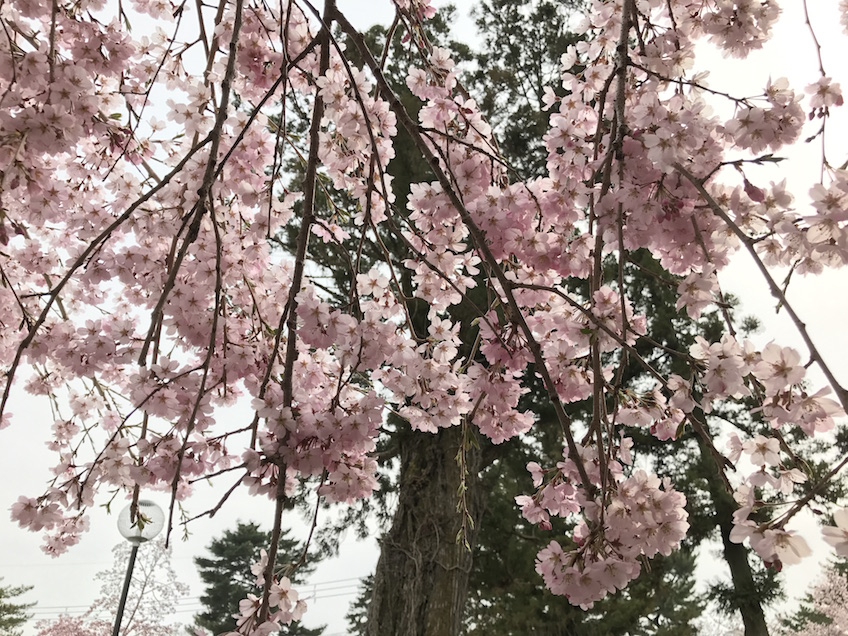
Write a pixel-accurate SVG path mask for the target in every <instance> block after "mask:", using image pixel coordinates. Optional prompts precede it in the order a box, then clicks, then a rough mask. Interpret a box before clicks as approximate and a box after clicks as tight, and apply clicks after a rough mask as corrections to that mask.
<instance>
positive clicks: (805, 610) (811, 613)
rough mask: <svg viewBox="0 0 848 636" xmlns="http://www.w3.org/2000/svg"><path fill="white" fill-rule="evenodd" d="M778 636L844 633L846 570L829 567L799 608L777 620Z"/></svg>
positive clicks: (847, 616)
mask: <svg viewBox="0 0 848 636" xmlns="http://www.w3.org/2000/svg"><path fill="white" fill-rule="evenodd" d="M776 633H777V634H779V635H780V636H841V635H842V634H845V633H848V567H846V563H845V561H844V560H840V561H836V562H832V563H829V564H828V565H827V566H826V567H825V568H824V569H823V570H822V572H821V573H820V574H819V576H818V577H817V578H816V580H815V581H814V582H813V584H812V586H811V587H810V591H809V592H807V594H805V595H804V598H803V599H802V600H801V604H800V607H798V609H797V610H795V611H794V612H793V613H792V614H791V615H789V616H785V617H783V618H782V619H781V621H780V625H779V627H778V629H777V630H776Z"/></svg>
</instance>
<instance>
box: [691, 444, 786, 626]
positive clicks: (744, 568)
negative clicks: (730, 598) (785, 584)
mask: <svg viewBox="0 0 848 636" xmlns="http://www.w3.org/2000/svg"><path fill="white" fill-rule="evenodd" d="M698 444H699V446H700V448H701V458H702V459H701V461H702V462H704V464H705V467H706V470H705V471H704V473H705V475H707V486H708V488H709V491H710V497H712V500H713V505H714V506H715V513H716V516H715V519H716V523H717V524H718V527H719V530H720V531H721V542H722V544H723V552H724V560H725V561H726V562H727V565H728V567H729V568H730V579H731V581H732V582H733V588H734V590H735V592H736V605H737V607H738V608H739V612H740V614H741V615H742V623H743V624H744V626H745V636H769V630H768V625H766V617H765V613H764V612H763V606H762V603H761V602H760V596H759V594H758V592H757V588H756V585H755V584H754V574H753V571H752V570H751V564H750V563H748V549H747V548H746V547H745V546H744V545H742V544H741V543H733V542H732V541H731V540H730V531H731V530H733V512H734V511H735V510H736V504H735V502H734V501H733V497H732V496H731V495H730V493H728V492H727V490H726V489H725V487H724V484H723V483H722V481H721V478H720V477H719V476H718V474H717V468H716V465H715V462H714V461H713V458H712V457H710V455H709V451H708V450H707V449H706V448H705V446H704V442H703V441H702V440H700V439H699V440H698Z"/></svg>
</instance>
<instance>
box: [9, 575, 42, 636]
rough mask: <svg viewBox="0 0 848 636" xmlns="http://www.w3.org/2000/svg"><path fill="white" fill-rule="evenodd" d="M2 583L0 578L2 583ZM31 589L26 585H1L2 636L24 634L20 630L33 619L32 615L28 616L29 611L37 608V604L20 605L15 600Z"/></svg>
mask: <svg viewBox="0 0 848 636" xmlns="http://www.w3.org/2000/svg"><path fill="white" fill-rule="evenodd" d="M2 581H3V579H2V578H0V582H2ZM31 589H32V586H26V585H18V586H12V585H0V636H21V634H23V632H22V631H21V630H20V629H18V628H19V627H21V626H22V625H23V624H24V623H26V622H27V621H28V620H29V619H30V618H32V614H28V613H27V610H28V609H30V608H32V607H35V603H19V602H16V600H15V599H17V598H18V597H19V596H21V595H23V594H26V593H27V592H29V591H30V590H31Z"/></svg>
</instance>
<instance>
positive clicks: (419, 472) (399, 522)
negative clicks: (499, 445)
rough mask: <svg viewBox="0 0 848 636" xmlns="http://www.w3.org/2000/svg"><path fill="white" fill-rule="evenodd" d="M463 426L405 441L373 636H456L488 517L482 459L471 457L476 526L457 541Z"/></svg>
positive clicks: (373, 609) (377, 582) (469, 492)
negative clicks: (474, 555) (476, 548)
mask: <svg viewBox="0 0 848 636" xmlns="http://www.w3.org/2000/svg"><path fill="white" fill-rule="evenodd" d="M462 435H463V431H462V429H461V427H453V428H450V429H444V430H441V431H439V433H438V434H436V435H430V434H422V433H416V432H408V433H406V434H404V435H402V436H401V440H400V460H401V468H400V471H401V472H400V484H399V488H398V492H399V493H400V494H399V499H398V504H397V510H396V512H395V516H394V519H393V521H392V527H391V529H390V530H389V531H388V532H387V533H386V535H385V536H384V537H383V540H382V545H381V552H380V559H379V561H378V562H377V569H376V571H375V573H374V587H373V592H372V596H371V603H370V605H369V608H368V624H367V627H366V631H365V633H366V635H367V636H456V635H457V634H458V633H459V630H460V627H461V624H462V613H463V608H464V606H465V598H466V594H467V590H468V577H469V574H470V571H471V561H472V553H471V549H473V546H474V540H475V538H476V535H477V529H478V528H479V526H480V516H481V512H482V505H481V500H482V497H481V493H480V490H479V477H478V471H479V465H480V452H479V449H478V448H477V447H476V445H475V446H474V447H473V448H470V449H467V450H466V461H467V473H466V475H465V487H466V491H465V492H466V501H467V503H468V512H469V514H470V516H471V519H473V521H474V524H473V527H470V526H469V527H467V529H466V538H467V540H468V544H469V545H470V547H471V549H469V548H467V547H466V545H465V543H464V542H463V541H457V533H458V532H460V530H461V524H462V519H463V514H462V513H460V512H457V501H458V492H457V490H458V487H459V485H460V483H461V476H462V475H461V469H460V465H459V463H458V462H457V452H458V450H459V448H460V444H461V443H462Z"/></svg>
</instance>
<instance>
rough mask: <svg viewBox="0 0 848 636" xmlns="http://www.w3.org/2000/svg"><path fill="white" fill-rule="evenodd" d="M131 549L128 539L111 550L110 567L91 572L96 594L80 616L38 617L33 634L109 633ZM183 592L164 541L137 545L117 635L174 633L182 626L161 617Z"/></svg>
mask: <svg viewBox="0 0 848 636" xmlns="http://www.w3.org/2000/svg"><path fill="white" fill-rule="evenodd" d="M131 548H132V546H131V545H130V544H129V543H128V542H122V543H119V544H117V545H116V546H115V547H114V548H112V556H113V563H112V567H111V568H110V569H108V570H104V571H102V572H98V573H97V574H96V575H95V578H96V580H98V581H100V595H99V596H98V597H97V599H96V600H95V601H94V603H92V605H91V607H90V608H89V609H88V610H87V611H86V612H85V613H84V614H83V615H82V616H74V617H72V616H67V615H64V616H60V617H59V618H58V619H55V620H41V621H38V623H37V624H36V628H37V629H38V636H103V635H104V634H111V633H112V628H113V626H114V622H115V616H116V614H117V610H118V602H119V601H120V597H121V590H122V589H123V582H124V578H125V576H126V569H127V561H128V559H129V555H130V550H131ZM186 594H188V586H187V585H186V584H185V583H182V582H180V581H179V580H178V579H177V575H176V573H175V572H174V569H173V567H172V566H171V552H170V550H169V549H168V548H166V547H165V540H164V539H156V540H153V541H150V542H148V543H144V544H142V545H141V546H139V550H138V554H137V557H136V562H135V567H134V568H133V575H132V581H131V582H130V589H129V592H128V594H127V601H126V606H125V608H124V615H123V619H122V620H121V631H120V636H178V634H180V632H181V631H182V628H181V627H180V626H179V625H176V624H173V623H169V622H167V621H168V620H169V618H170V617H172V616H173V615H174V611H175V610H176V608H177V600H178V599H179V598H181V597H183V596H185V595H186Z"/></svg>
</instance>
